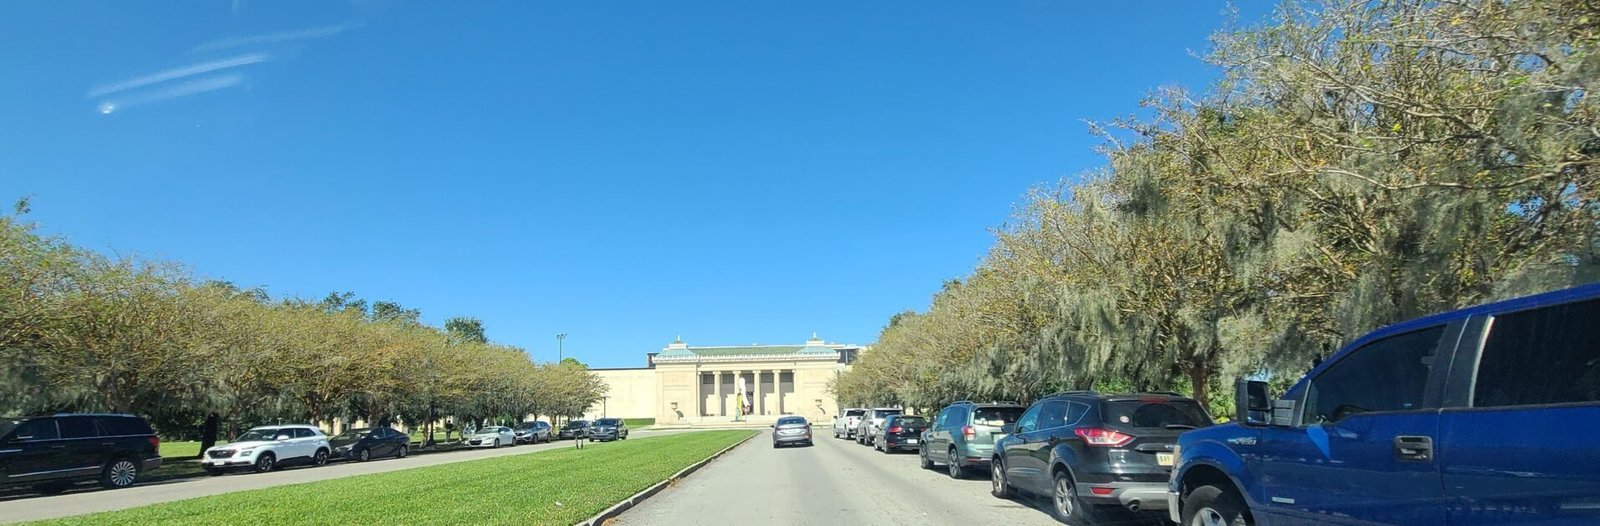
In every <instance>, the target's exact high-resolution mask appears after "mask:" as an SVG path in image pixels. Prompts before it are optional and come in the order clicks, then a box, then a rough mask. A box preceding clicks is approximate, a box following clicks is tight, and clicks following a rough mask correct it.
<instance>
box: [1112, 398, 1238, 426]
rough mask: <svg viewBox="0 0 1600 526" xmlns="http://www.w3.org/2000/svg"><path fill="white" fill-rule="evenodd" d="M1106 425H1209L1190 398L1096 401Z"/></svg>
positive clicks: (1205, 417)
mask: <svg viewBox="0 0 1600 526" xmlns="http://www.w3.org/2000/svg"><path fill="white" fill-rule="evenodd" d="M1100 413H1101V416H1102V419H1103V420H1104V421H1105V423H1106V425H1107V426H1109V427H1114V428H1147V429H1149V428H1154V429H1195V428H1201V427H1206V426H1209V425H1211V417H1209V416H1206V412H1205V410H1204V409H1201V408H1200V404H1198V403H1196V402H1195V401H1193V400H1165V399H1154V400H1113V401H1107V402H1102V403H1101V404H1100Z"/></svg>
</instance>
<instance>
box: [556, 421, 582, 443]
mask: <svg viewBox="0 0 1600 526" xmlns="http://www.w3.org/2000/svg"><path fill="white" fill-rule="evenodd" d="M556 437H557V438H560V439H562V440H566V439H569V438H589V421H588V420H573V421H571V422H567V425H564V426H561V431H560V432H559V433H557V434H556Z"/></svg>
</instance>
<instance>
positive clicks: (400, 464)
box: [0, 431, 680, 524]
mask: <svg viewBox="0 0 1600 526" xmlns="http://www.w3.org/2000/svg"><path fill="white" fill-rule="evenodd" d="M678 432H680V431H660V432H651V431H634V432H633V433H632V436H640V437H644V436H652V435H666V434H672V433H678ZM559 447H573V445H572V441H570V440H567V441H557V442H552V443H549V444H540V445H523V446H516V447H502V448H499V449H475V450H467V451H447V452H440V453H433V454H426V455H413V456H411V457H408V458H404V459H387V458H386V459H381V460H373V461H370V462H333V463H329V464H328V465H327V466H323V467H304V466H301V467H291V468H285V469H282V470H279V471H273V472H269V473H232V474H228V475H223V476H218V477H211V476H200V477H193V478H185V479H176V480H166V481H159V482H153V483H147V484H139V485H135V486H133V487H131V488H127V489H119V490H102V489H98V488H97V487H95V486H93V485H88V484H80V485H79V486H77V488H78V489H74V491H72V492H69V493H66V494H63V495H55V496H38V495H27V494H20V493H13V494H7V496H4V497H0V524H3V523H10V522H23V521H33V520H41V519H53V518H57V517H67V516H71V515H82V514H85V513H98V512H102V511H112V510H120V509H124V508H132V507H136V506H144V505H147V504H156V503H161V502H168V501H174V500H183V499H191V498H195V497H205V496H210V495H219V494H223V493H232V492H235V491H246V490H252V489H261V488H269V487H272V486H282V485H284V484H300V483H303V482H315V481H318V480H328V479H336V478H342V477H351V476H355V475H366V474H371V473H383V472H388V471H399V470H403V469H412V468H420V467H424V466H436V465H439V464H449V463H452V462H464V461H468V460H477V459H482V458H493V457H503V456H507V455H523V454H528V453H533V452H536V451H544V450H548V449H552V448H559ZM91 488H93V489H91Z"/></svg>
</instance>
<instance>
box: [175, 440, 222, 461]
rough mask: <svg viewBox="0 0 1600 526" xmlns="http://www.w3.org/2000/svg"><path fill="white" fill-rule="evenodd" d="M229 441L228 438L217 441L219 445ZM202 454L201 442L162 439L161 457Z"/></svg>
mask: <svg viewBox="0 0 1600 526" xmlns="http://www.w3.org/2000/svg"><path fill="white" fill-rule="evenodd" d="M226 443H228V441H226V440H220V441H217V445H219V446H220V445H223V444H226ZM198 456H200V443H199V442H167V441H165V440H163V441H161V458H194V457H198Z"/></svg>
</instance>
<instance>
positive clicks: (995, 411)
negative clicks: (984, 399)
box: [972, 407, 1022, 427]
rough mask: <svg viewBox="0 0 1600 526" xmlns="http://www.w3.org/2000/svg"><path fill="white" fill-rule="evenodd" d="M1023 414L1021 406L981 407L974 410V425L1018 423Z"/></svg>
mask: <svg viewBox="0 0 1600 526" xmlns="http://www.w3.org/2000/svg"><path fill="white" fill-rule="evenodd" d="M1021 416H1022V408H1021V407H979V408H977V409H976V410H974V411H972V423H973V425H980V426H991V427H1005V425H1006V424H1015V423H1017V418H1020V417H1021Z"/></svg>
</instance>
